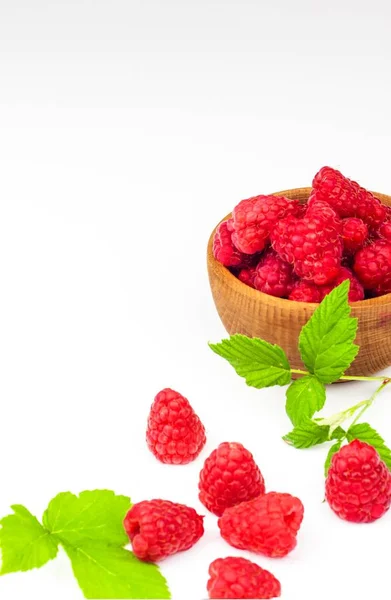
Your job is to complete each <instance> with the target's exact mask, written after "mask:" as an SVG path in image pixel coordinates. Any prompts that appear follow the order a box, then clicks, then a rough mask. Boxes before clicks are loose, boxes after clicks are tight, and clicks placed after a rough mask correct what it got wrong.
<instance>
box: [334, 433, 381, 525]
mask: <svg viewBox="0 0 391 600" xmlns="http://www.w3.org/2000/svg"><path fill="white" fill-rule="evenodd" d="M326 500H327V502H328V503H329V505H330V507H331V508H332V510H333V511H334V512H335V513H336V514H337V515H338V516H339V517H340V518H341V519H344V520H345V521H353V522H355V523H370V522H371V521H375V520H376V519H379V518H380V517H382V516H383V515H384V513H385V512H387V510H388V509H389V507H390V504H391V473H390V471H389V470H388V468H387V467H386V465H385V464H384V462H382V461H381V460H380V456H379V454H378V453H377V452H376V450H375V449H374V448H373V447H372V446H370V445H369V444H365V443H364V442H360V441H359V440H354V441H353V442H351V443H350V444H348V445H347V446H343V447H342V448H341V450H339V451H338V452H337V453H336V454H334V456H333V458H332V460H331V465H330V469H329V472H328V475H327V479H326Z"/></svg>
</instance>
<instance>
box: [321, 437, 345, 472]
mask: <svg viewBox="0 0 391 600" xmlns="http://www.w3.org/2000/svg"><path fill="white" fill-rule="evenodd" d="M341 446H342V440H339V441H338V442H336V443H335V444H333V445H332V446H331V447H330V448H329V451H328V454H327V457H326V462H325V463H324V476H325V477H327V474H328V472H329V468H330V464H331V459H332V458H333V456H334V454H335V453H336V452H338V450H339V449H340V447H341Z"/></svg>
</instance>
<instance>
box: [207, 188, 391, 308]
mask: <svg viewBox="0 0 391 600" xmlns="http://www.w3.org/2000/svg"><path fill="white" fill-rule="evenodd" d="M311 190H312V188H310V187H302V188H291V189H288V190H283V191H281V192H273V194H272V196H284V195H286V194H290V195H291V194H297V195H300V194H304V193H306V194H307V193H308V195H309V194H310V192H311ZM372 194H373V195H374V196H377V197H378V198H379V199H381V198H387V200H388V201H389V202H390V205H391V196H388V195H386V194H382V193H379V192H372ZM231 217H232V213H229V214H228V215H227V216H226V217H224V218H223V219H221V221H219V222H218V223H217V225H216V227H215V228H214V229H213V231H212V233H211V235H210V237H209V241H208V250H207V259H208V263H209V264H212V265H213V270H214V271H215V272H217V273H218V274H219V275H220V276H221V277H222V278H225V279H226V280H227V281H228V282H229V285H230V287H232V288H234V289H235V291H237V292H238V293H241V294H242V293H243V292H246V294H247V295H248V296H249V297H251V296H253V298H254V300H258V301H263V302H267V303H268V304H269V305H273V306H278V307H280V308H285V309H289V310H291V311H295V310H298V309H302V308H303V307H304V306H308V307H310V308H313V309H314V310H315V308H316V307H317V306H319V303H318V302H297V301H296V300H288V299H287V298H277V297H276V296H270V295H269V294H265V293H264V292H260V291H259V290H256V289H254V288H252V287H250V286H249V285H246V284H245V283H243V282H242V281H240V279H238V278H237V277H235V275H233V273H231V271H230V270H229V269H228V268H227V267H225V266H224V265H222V264H221V263H220V262H218V261H217V260H216V259H215V257H214V256H213V238H214V234H215V232H216V229H217V227H218V226H219V225H220V223H222V222H223V221H226V220H227V219H230V218H231ZM388 305H391V293H390V294H384V295H383V296H378V297H377V298H367V299H365V300H358V301H357V302H351V303H350V306H351V307H352V308H354V309H355V312H357V309H358V311H359V312H361V311H365V310H366V309H367V308H370V307H372V306H388Z"/></svg>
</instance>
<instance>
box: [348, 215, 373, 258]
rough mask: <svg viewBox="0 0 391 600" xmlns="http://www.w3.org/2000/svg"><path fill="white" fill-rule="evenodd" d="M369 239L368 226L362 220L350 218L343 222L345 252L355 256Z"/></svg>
mask: <svg viewBox="0 0 391 600" xmlns="http://www.w3.org/2000/svg"><path fill="white" fill-rule="evenodd" d="M367 239H368V226H367V224H366V223H364V221H363V220H362V219H357V218H356V217H349V218H347V219H343V221H342V241H343V245H344V250H345V252H347V253H348V254H354V253H355V252H357V250H360V248H362V247H363V246H364V244H365V242H366V240H367Z"/></svg>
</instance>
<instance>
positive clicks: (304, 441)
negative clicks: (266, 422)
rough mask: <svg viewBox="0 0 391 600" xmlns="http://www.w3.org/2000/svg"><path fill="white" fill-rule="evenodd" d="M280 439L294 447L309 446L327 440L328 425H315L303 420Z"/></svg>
mask: <svg viewBox="0 0 391 600" xmlns="http://www.w3.org/2000/svg"><path fill="white" fill-rule="evenodd" d="M282 439H283V440H284V441H285V442H286V443H287V444H289V445H290V446H294V447H295V448H310V447H311V446H316V445H317V444H323V443H324V442H327V440H328V439H329V427H327V426H320V425H317V424H316V423H314V422H313V421H304V422H302V423H300V425H298V426H297V427H295V428H294V429H292V431H291V432H290V433H288V434H287V435H284V437H283V438H282Z"/></svg>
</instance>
